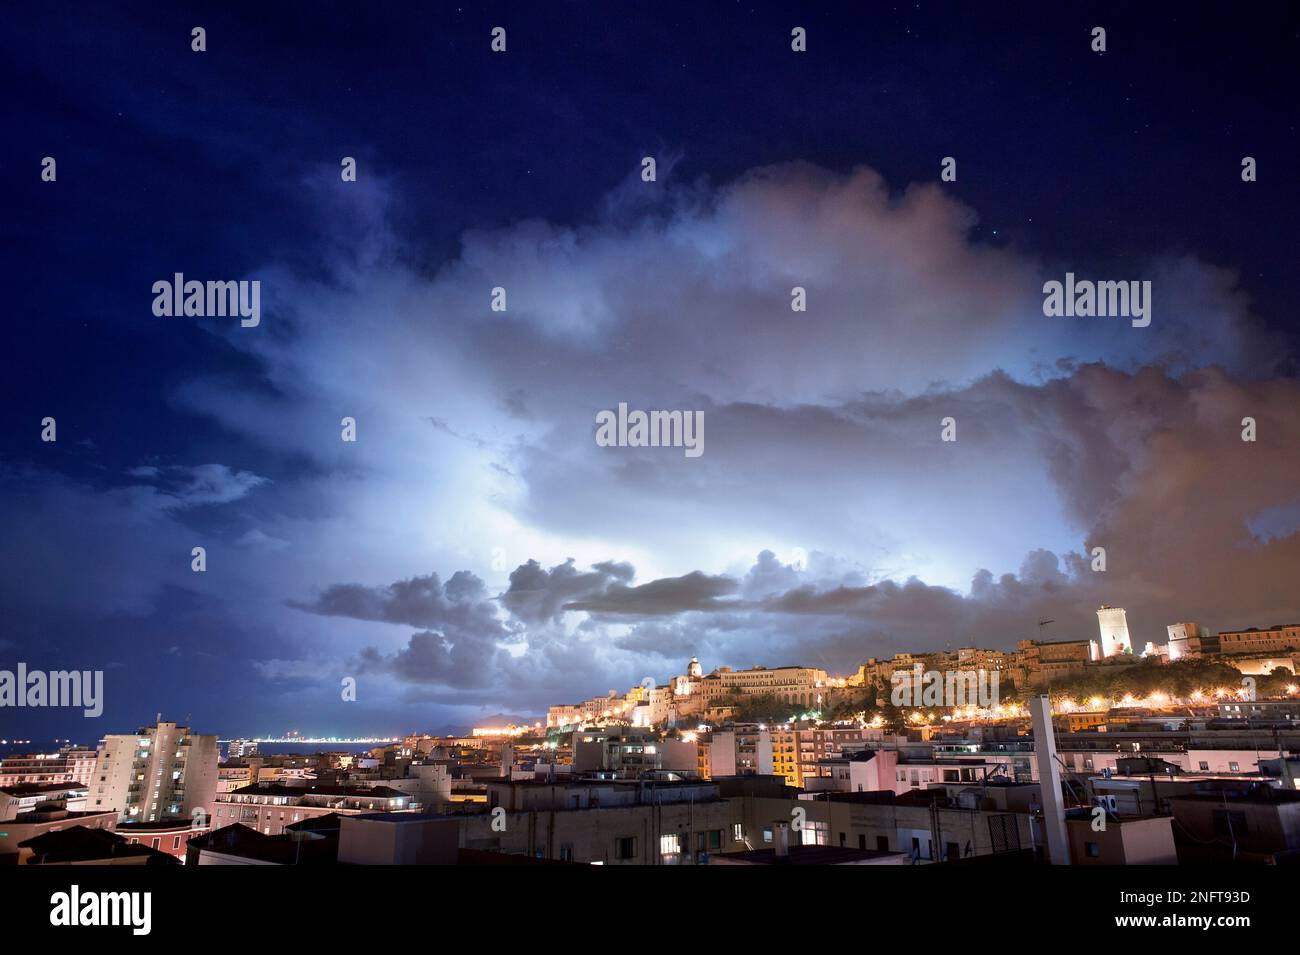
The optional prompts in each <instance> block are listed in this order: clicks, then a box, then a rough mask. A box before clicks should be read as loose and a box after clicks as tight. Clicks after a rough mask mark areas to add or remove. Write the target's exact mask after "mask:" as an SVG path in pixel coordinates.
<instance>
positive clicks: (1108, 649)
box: [1097, 606, 1133, 659]
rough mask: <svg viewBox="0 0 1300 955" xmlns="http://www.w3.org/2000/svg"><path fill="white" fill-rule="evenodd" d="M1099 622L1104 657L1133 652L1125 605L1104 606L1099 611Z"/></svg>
mask: <svg viewBox="0 0 1300 955" xmlns="http://www.w3.org/2000/svg"><path fill="white" fill-rule="evenodd" d="M1097 624H1098V626H1099V627H1100V628H1101V655H1102V658H1103V659H1106V658H1109V657H1116V656H1119V655H1120V654H1122V653H1130V654H1131V653H1132V652H1133V644H1132V642H1131V641H1130V640H1129V636H1128V619H1127V618H1126V617H1125V614H1124V608H1123V607H1106V606H1103V607H1102V608H1101V609H1100V610H1098V611H1097Z"/></svg>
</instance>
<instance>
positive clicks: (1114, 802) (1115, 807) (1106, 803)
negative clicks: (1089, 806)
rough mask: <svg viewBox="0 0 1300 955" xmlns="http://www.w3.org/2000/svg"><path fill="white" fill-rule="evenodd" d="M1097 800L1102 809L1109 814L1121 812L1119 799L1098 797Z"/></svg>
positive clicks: (1108, 796)
mask: <svg viewBox="0 0 1300 955" xmlns="http://www.w3.org/2000/svg"><path fill="white" fill-rule="evenodd" d="M1096 799H1097V805H1098V806H1101V808H1103V809H1105V810H1106V811H1107V812H1119V799H1118V797H1116V796H1110V795H1107V796H1098V797H1096Z"/></svg>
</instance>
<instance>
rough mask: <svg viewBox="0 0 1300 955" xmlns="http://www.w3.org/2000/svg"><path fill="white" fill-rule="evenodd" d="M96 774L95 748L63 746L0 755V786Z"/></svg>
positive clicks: (72, 779)
mask: <svg viewBox="0 0 1300 955" xmlns="http://www.w3.org/2000/svg"><path fill="white" fill-rule="evenodd" d="M94 775H95V751H94V750H93V749H78V748H76V747H64V748H63V749H61V750H59V751H58V752H57V753H27V754H24V755H21V756H6V757H4V758H3V759H0V786H22V785H26V784H28V783H81V784H83V785H89V784H90V780H91V777H93V776H94Z"/></svg>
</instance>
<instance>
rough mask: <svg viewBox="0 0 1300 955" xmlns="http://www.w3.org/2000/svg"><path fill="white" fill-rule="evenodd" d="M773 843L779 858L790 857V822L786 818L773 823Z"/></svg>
mask: <svg viewBox="0 0 1300 955" xmlns="http://www.w3.org/2000/svg"><path fill="white" fill-rule="evenodd" d="M772 845H773V846H774V847H775V849H776V857H777V859H779V860H785V859H788V858H790V824H789V823H788V822H785V821H784V820H777V821H776V822H774V823H772Z"/></svg>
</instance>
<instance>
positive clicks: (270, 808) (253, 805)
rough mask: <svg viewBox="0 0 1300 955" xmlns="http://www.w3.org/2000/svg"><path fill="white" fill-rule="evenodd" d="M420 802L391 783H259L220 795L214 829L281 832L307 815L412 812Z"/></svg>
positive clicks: (272, 834) (274, 834)
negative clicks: (233, 827)
mask: <svg viewBox="0 0 1300 955" xmlns="http://www.w3.org/2000/svg"><path fill="white" fill-rule="evenodd" d="M417 806H418V803H416V802H415V800H414V799H413V798H412V796H411V794H410V793H405V792H402V791H401V790H399V789H394V788H392V787H390V786H319V785H305V786H290V785H284V784H280V783H257V784H255V785H252V786H245V787H244V788H242V789H236V790H235V791H234V792H231V793H226V794H225V795H223V796H220V797H218V799H217V801H216V812H215V814H214V815H213V817H212V820H211V824H212V828H213V829H221V828H223V827H225V826H229V825H231V824H232V823H240V824H241V825H244V826H247V827H248V828H250V829H256V830H257V831H258V832H260V833H262V834H263V835H271V836H278V835H280V834H281V833H282V832H284V829H285V827H286V826H290V825H292V824H294V823H296V822H302V821H303V820H306V819H314V818H317V817H320V816H327V815H329V814H331V813H335V814H338V815H341V816H342V815H360V814H361V813H368V812H410V811H412V810H413V809H415V808H416V807H417Z"/></svg>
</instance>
